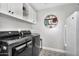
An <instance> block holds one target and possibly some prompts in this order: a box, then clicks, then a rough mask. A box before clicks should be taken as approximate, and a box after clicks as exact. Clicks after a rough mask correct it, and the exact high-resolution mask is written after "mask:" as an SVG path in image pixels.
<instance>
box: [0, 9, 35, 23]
mask: <svg viewBox="0 0 79 59" xmlns="http://www.w3.org/2000/svg"><path fill="white" fill-rule="evenodd" d="M0 14H4V15H7V16H11V17H14V18H17V19H20V20H23V21H26V22H28V23H31V24H35V23H33V22H32V21H30V20H26V19H24V18H23V17H20V16H15V15H13V14H10V13H7V12H4V11H1V10H0Z"/></svg>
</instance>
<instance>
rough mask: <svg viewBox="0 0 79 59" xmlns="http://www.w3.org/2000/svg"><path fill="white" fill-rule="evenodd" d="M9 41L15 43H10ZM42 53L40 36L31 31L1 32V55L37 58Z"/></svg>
mask: <svg viewBox="0 0 79 59" xmlns="http://www.w3.org/2000/svg"><path fill="white" fill-rule="evenodd" d="M9 41H11V42H13V43H10V44H9V43H8V42H9ZM39 52H40V35H38V34H32V33H31V32H30V31H26V30H23V31H20V32H19V31H1V32H0V55H1V56H2V55H3V56H4V55H7V56H8V55H9V56H11V55H12V56H36V55H39Z"/></svg>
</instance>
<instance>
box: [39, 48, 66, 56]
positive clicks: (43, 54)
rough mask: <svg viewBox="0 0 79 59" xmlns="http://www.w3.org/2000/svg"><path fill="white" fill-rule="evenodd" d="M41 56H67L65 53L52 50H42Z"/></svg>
mask: <svg viewBox="0 0 79 59" xmlns="http://www.w3.org/2000/svg"><path fill="white" fill-rule="evenodd" d="M39 56H65V54H64V53H60V52H55V51H50V50H44V49H43V50H41V52H40V55H39Z"/></svg>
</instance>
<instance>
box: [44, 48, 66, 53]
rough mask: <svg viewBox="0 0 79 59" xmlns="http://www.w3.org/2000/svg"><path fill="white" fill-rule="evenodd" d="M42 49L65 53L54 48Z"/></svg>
mask: <svg viewBox="0 0 79 59" xmlns="http://www.w3.org/2000/svg"><path fill="white" fill-rule="evenodd" d="M43 49H46V50H51V51H56V52H61V53H65V51H64V50H61V49H56V48H50V47H43Z"/></svg>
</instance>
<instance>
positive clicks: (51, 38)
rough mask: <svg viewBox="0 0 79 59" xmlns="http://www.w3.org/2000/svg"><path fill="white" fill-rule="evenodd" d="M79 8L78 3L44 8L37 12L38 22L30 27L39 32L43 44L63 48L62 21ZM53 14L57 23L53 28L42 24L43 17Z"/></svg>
mask: <svg viewBox="0 0 79 59" xmlns="http://www.w3.org/2000/svg"><path fill="white" fill-rule="evenodd" d="M78 10H79V5H76V4H68V5H63V6H58V7H54V8H48V9H44V10H41V11H39V12H38V23H37V25H34V26H33V27H32V28H33V29H34V30H35V32H38V33H40V35H41V38H42V39H43V46H44V47H48V48H56V49H61V50H63V49H64V39H65V37H64V21H65V20H66V18H67V17H68V16H69V15H71V14H72V13H73V12H74V11H78ZM49 14H54V15H56V16H57V17H58V21H59V22H58V25H57V26H56V27H55V28H52V29H49V28H47V27H45V25H44V18H45V17H46V16H47V15H49Z"/></svg>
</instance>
